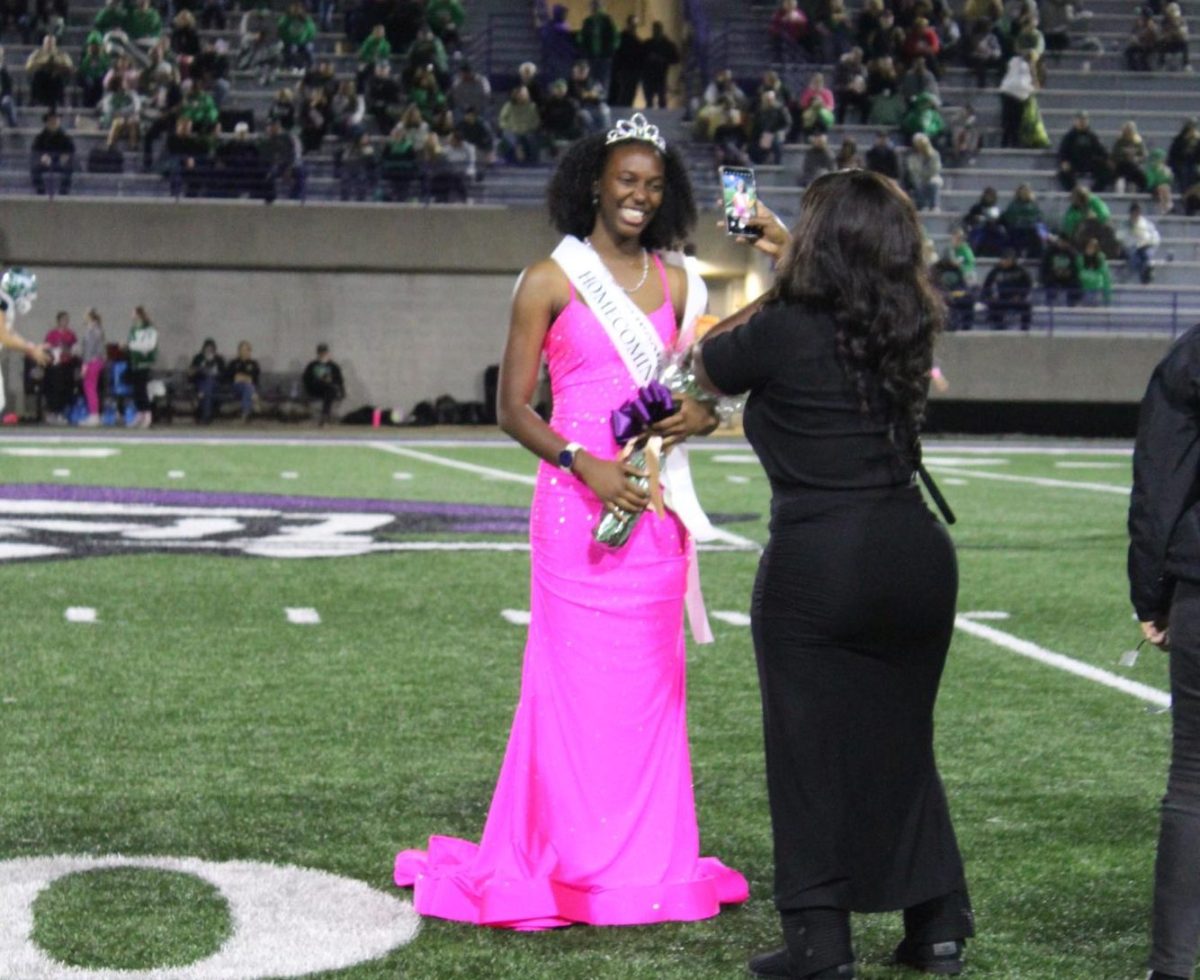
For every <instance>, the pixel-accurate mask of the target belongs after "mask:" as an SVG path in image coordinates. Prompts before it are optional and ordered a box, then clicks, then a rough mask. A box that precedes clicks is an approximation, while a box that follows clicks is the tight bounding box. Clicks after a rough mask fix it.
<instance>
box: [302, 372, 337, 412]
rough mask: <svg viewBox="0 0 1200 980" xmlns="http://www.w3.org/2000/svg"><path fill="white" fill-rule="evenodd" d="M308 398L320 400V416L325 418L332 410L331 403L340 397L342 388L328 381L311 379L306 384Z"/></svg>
mask: <svg viewBox="0 0 1200 980" xmlns="http://www.w3.org/2000/svg"><path fill="white" fill-rule="evenodd" d="M306 390H307V391H308V397H309V398H315V399H318V400H319V401H320V402H321V418H323V419H327V418H329V416H330V413H331V412H332V410H333V403H334V402H335V401H337V400H338V399H339V398H341V397H342V390H341V388H339V387H338V386H337V385H335V384H330V382H328V381H311V382H309V383H308V384H307V385H306Z"/></svg>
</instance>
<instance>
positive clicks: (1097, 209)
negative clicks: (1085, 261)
mask: <svg viewBox="0 0 1200 980" xmlns="http://www.w3.org/2000/svg"><path fill="white" fill-rule="evenodd" d="M1111 219H1112V212H1111V211H1110V210H1109V209H1108V205H1107V204H1105V203H1104V202H1103V201H1102V200H1100V196H1099V195H1098V194H1093V193H1092V192H1091V191H1089V190H1088V189H1087V188H1086V187H1079V186H1076V187H1075V189H1074V190H1073V191H1071V203H1070V205H1069V206H1068V207H1067V210H1066V213H1065V214H1063V217H1062V225H1061V230H1062V233H1063V236H1064V237H1065V238H1069V239H1071V240H1072V241H1074V240H1075V237H1076V232H1078V231H1079V228H1080V226H1081V225H1082V224H1083V223H1084V222H1085V221H1089V220H1093V221H1097V222H1099V223H1100V224H1102V225H1107V224H1108V223H1109V221H1110V220H1111ZM1076 244H1083V243H1078V242H1077V243H1076Z"/></svg>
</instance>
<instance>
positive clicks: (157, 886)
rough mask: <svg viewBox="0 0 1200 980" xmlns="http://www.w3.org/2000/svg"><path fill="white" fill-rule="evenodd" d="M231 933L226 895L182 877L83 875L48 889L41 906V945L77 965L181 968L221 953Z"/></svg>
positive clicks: (37, 921)
mask: <svg viewBox="0 0 1200 980" xmlns="http://www.w3.org/2000/svg"><path fill="white" fill-rule="evenodd" d="M83 923H86V924H87V925H86V927H82V928H81V924H83ZM232 930H233V925H232V923H231V922H230V919H229V906H228V904H227V903H226V901H225V899H224V898H222V897H221V894H220V892H219V891H218V890H217V889H216V888H215V887H214V886H213V885H210V884H209V883H208V882H205V881H202V880H201V879H199V878H197V877H196V876H195V875H189V874H180V873H179V872H175V871H159V870H155V869H149V868H104V869H99V870H95V871H83V872H77V873H75V874H70V875H65V876H64V877H62V878H59V879H58V880H57V881H55V882H54V883H53V884H51V885H49V886H48V887H47V888H45V889H44V890H43V891H42V892H41V893H40V894H39V895H38V897H37V900H36V902H35V904H34V932H33V938H34V941H35V942H36V943H37V944H38V945H39V946H40V947H41V948H42V949H43V950H45V951H46V952H47V953H48V954H50V955H51V956H52V957H54V959H56V960H59V961H60V962H62V963H67V964H69V965H71V966H81V967H109V968H111V969H117V970H148V969H151V968H152V967H161V966H181V965H185V964H187V963H191V962H193V961H194V960H197V959H201V958H202V957H205V956H209V955H211V954H212V953H215V952H216V951H217V950H218V949H219V948H220V947H221V944H222V943H223V942H224V941H225V939H226V938H227V937H228V936H229V934H230V933H231V932H232Z"/></svg>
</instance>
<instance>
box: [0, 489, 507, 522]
mask: <svg viewBox="0 0 1200 980" xmlns="http://www.w3.org/2000/svg"><path fill="white" fill-rule="evenodd" d="M0 500H58V501H70V502H83V503H105V504H150V505H155V504H156V505H158V506H162V507H244V508H253V509H270V510H317V511H342V512H347V513H355V514H410V515H430V516H437V517H460V518H476V519H477V521H478V522H479V523H478V524H476V525H473V527H476V528H478V529H480V530H483V529H488V530H491V529H499V528H508V527H510V526H511V525H509V524H508V522H509V521H514V520H520V521H521V522H522V529H524V524H525V523H526V522H527V521H528V520H529V510H528V509H527V508H525V507H507V506H502V505H499V504H487V505H481V504H448V503H441V502H438V501H425V500H380V499H374V498H356V497H313V496H296V495H293V494H276V493H227V492H215V491H214V492H210V491H205V490H160V489H152V488H142V487H88V486H64V485H62V484H58V483H9V484H0Z"/></svg>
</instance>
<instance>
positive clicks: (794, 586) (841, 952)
mask: <svg viewBox="0 0 1200 980" xmlns="http://www.w3.org/2000/svg"><path fill="white" fill-rule="evenodd" d="M755 221H756V223H757V224H758V225H759V226H760V228H763V229H764V230H765V231H766V232H767V234H766V236H765V237H764V239H763V245H762V246H761V247H762V248H763V250H764V251H772V250H780V251H782V256H783V257H782V260H781V263H780V265H779V268H778V270H777V277H776V282H775V285H774V286H773V287H772V289H771V290H770V291H769V292H768V293H767V295H766V296H765V297H764V298H763V300H761V301H759V302H757V303H755V304H753V305H752V306H751V307H750V308H748V309H747V310H744V311H742V312H741V313H739V314H736V315H735V316H733V317H730V318H729V319H728V320H727V321H724V322H722V323H721V324H718V325H717V326H716V327H714V328H713V331H712V332H710V333H709V335H708V336H707V337H706V338H705V340H704V342H703V344H702V346H701V347H700V355H699V356H698V357H697V358H696V362H697V373H698V374H699V375H700V376H701V379H702V380H705V381H706V383H707V384H708V386H709V387H711V388H712V389H713V390H716V391H721V392H725V393H735V392H741V391H749V392H750V397H749V400H748V401H747V403H746V410H745V417H744V420H745V429H746V436H747V438H748V439H749V441H750V443H751V445H752V446H753V447H754V450H755V452H756V453H757V454H758V456H759V459H760V460H761V461H762V464H763V467H764V468H765V470H766V472H767V475H768V477H769V478H770V481H771V488H772V501H771V538H770V542H769V544H768V546H767V549H766V551H765V553H764V554H763V558H762V562H761V565H760V567H759V573H758V579H757V581H756V583H755V587H754V597H753V603H752V608H751V613H752V619H753V635H754V646H755V653H756V657H757V660H758V670H759V680H760V683H761V687H762V702H763V727H764V735H765V745H766V763H767V789H768V797H769V800H770V807H771V823H772V828H773V831H774V848H775V903H776V906H777V907H778V909H779V911H780V915H781V918H782V923H783V935H784V940H785V943H786V945H785V946H784V947H783V948H782V949H779V950H776V951H774V952H772V953H766V954H763V955H761V956H757V957H755V958H754V959H753V960H751V962H750V970H751V972H752V973H753V974H755V975H756V976H761V977H803V978H810V980H824V978H832V977H837V978H846V977H853V976H854V953H853V949H852V947H851V941H850V912H851V911H856V912H875V911H883V910H888V909H903V910H904V929H905V936H904V940H903V941H902V942H901V943H900V945H899V946H898V947H897V949H896V952H895V956H894V958H895V961H896V962H898V963H901V964H904V965H907V966H910V967H914V968H915V969H918V970H922V971H924V972H927V973H939V974H956V973H959V972H960V971H961V970H962V957H963V948H964V940H965V939H966V938H967V937H968V936H971V935H973V917H972V913H971V906H970V902H969V899H968V897H967V891H966V883H965V879H964V877H963V866H962V859H961V857H960V856H959V851H958V844H957V842H956V840H955V836H954V829H953V826H952V824H951V821H950V814H949V810H948V809H947V805H946V797H945V793H944V791H943V789H942V782H941V779H940V777H939V776H938V772H937V767H936V764H935V762H934V754H933V709H934V702H935V700H936V698H937V691H938V684H939V681H940V679H941V674H942V667H943V665H944V663H945V659H946V652H947V649H948V648H949V646H950V636H951V632H952V631H953V627H954V607H955V600H956V594H957V590H958V574H957V566H956V562H955V556H954V547H953V545H952V544H951V541H950V537H949V535H948V534H947V533H946V531H945V530H944V528H943V527H942V525H941V524H940V523H939V522H938V521H937V520H936V518H935V517H934V516H933V514H932V513H931V512H930V511H929V509H928V508H927V507H926V506H925V503H924V501H923V500H922V497H921V492H920V490H919V489H918V488H917V486H916V483H915V477H914V473H915V470H916V467H917V464H918V463H919V457H920V445H919V442H918V432H919V428H920V424H921V421H922V417H923V414H924V408H925V399H926V394H927V390H928V383H929V372H930V369H931V367H932V347H933V338H934V336H935V334H936V333H937V331H938V329H939V328H940V327H941V325H942V321H943V318H944V310H943V307H942V306H941V303H940V301H939V300H938V298H937V296H936V293H935V292H934V291H933V290H932V288H931V286H930V284H929V282H928V281H927V278H926V273H925V264H924V261H923V258H922V236H921V232H920V225H919V224H918V222H917V217H916V213H915V211H914V210H913V206H912V204H911V203H910V201H909V200H908V198H907V197H906V196H905V195H904V193H903V192H902V191H901V190H900V189H899V187H898V186H897V185H896V184H895V183H894V182H892V181H891V180H888V179H887V178H884V177H881V176H879V175H878V174H874V173H871V172H869V171H862V170H857V171H840V172H835V173H831V174H827V175H825V176H823V177H820V178H819V179H818V180H816V181H815V182H813V184H812V185H811V186H810V187H809V189H808V191H807V192H806V193H805V195H804V200H803V204H802V211H801V216H800V219H799V222H798V224H797V226H796V229H795V231H794V238H792V239H791V240H790V241H789V240H788V238H789V236H788V235H787V234H786V232H784V231H783V230H782V228H781V227H780V226H779V225H778V222H777V221H775V220H774V218H773V216H770V217H768V218H766V219H764V218H761V217H760V218H758V219H755Z"/></svg>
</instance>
